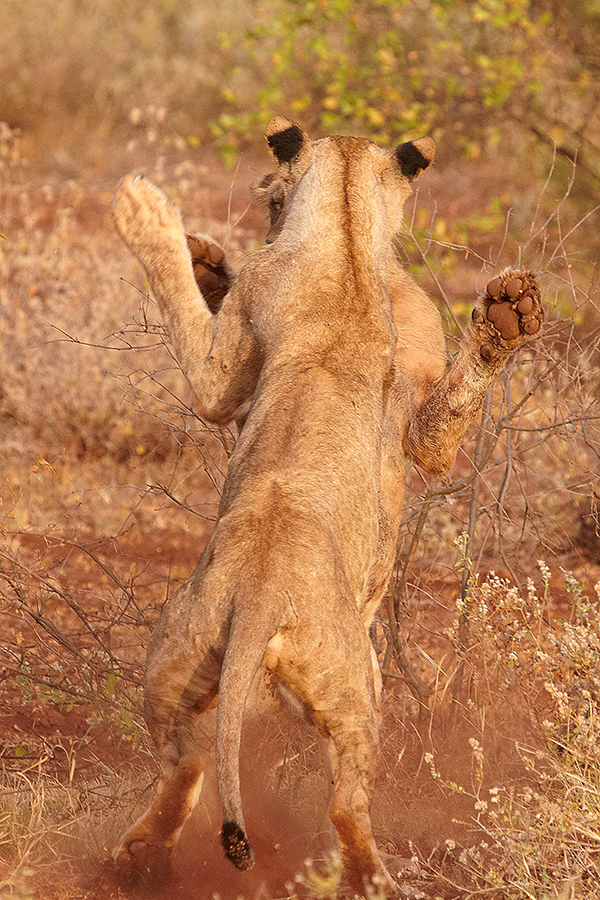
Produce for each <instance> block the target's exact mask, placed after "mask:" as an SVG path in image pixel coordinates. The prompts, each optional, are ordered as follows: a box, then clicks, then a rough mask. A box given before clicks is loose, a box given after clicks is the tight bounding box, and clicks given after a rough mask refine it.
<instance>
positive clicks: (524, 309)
mask: <svg viewBox="0 0 600 900" xmlns="http://www.w3.org/2000/svg"><path fill="white" fill-rule="evenodd" d="M543 316H544V311H543V307H542V304H541V299H540V291H539V287H538V283H537V280H536V278H535V276H534V275H533V274H532V273H531V272H526V271H521V270H514V269H513V270H508V271H506V272H503V273H502V274H501V275H500V276H498V277H497V278H494V279H492V281H490V282H489V284H488V286H487V288H486V291H485V293H484V294H483V296H482V297H480V298H479V300H478V302H477V304H476V306H475V309H474V310H473V315H472V318H471V322H470V323H469V325H468V326H467V328H466V330H465V333H464V335H463V338H462V341H461V344H460V348H459V352H458V354H457V356H456V358H455V359H454V361H453V362H452V364H451V365H450V366H448V368H447V369H446V372H445V373H444V375H443V376H442V378H441V379H440V380H439V381H438V382H437V384H436V385H435V386H434V388H433V389H432V390H431V391H430V392H429V394H428V395H427V397H426V398H425V399H424V400H423V401H422V403H421V404H420V405H419V406H418V407H417V409H416V410H414V411H413V412H412V413H411V414H410V415H409V417H408V421H407V426H406V433H405V450H406V454H407V456H409V457H410V458H411V459H412V460H413V461H414V462H416V463H418V464H419V465H420V466H422V467H423V468H424V469H426V470H427V471H428V472H430V473H431V474H433V475H444V474H445V473H446V472H448V470H449V469H450V467H451V466H452V464H453V462H454V459H455V457H456V453H457V450H458V447H459V444H460V442H461V440H462V438H463V435H464V433H465V431H466V429H467V427H468V425H469V424H470V423H471V422H472V421H473V419H474V417H475V416H476V415H477V413H478V412H479V410H480V409H481V406H482V403H483V398H484V396H485V393H486V391H487V389H488V387H489V386H490V384H491V383H492V381H493V379H494V377H495V376H496V375H497V374H498V373H499V372H500V371H501V369H502V368H503V367H504V365H505V363H506V361H507V359H508V357H509V356H510V355H511V353H512V352H513V351H514V350H516V349H517V347H520V346H521V344H523V343H525V342H526V341H527V340H530V339H531V338H532V337H533V336H535V335H537V334H539V332H540V330H541V327H542V321H543Z"/></svg>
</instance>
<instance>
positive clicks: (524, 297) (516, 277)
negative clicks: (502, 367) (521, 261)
mask: <svg viewBox="0 0 600 900" xmlns="http://www.w3.org/2000/svg"><path fill="white" fill-rule="evenodd" d="M543 318H544V309H543V307H542V303H541V298H540V289H539V287H538V283H537V279H536V277H535V275H533V274H532V273H531V272H523V271H520V270H515V269H512V270H510V271H508V272H503V273H502V274H501V275H498V276H497V277H496V278H492V280H491V281H490V282H489V284H488V286H487V288H486V291H485V294H484V295H483V297H482V298H481V301H480V305H478V306H477V307H475V309H474V310H473V321H474V322H475V323H476V324H478V325H481V324H484V323H486V324H487V323H491V325H493V326H494V333H495V334H497V335H498V336H499V337H500V338H501V339H502V341H503V342H505V344H509V345H512V346H513V347H516V346H518V345H519V344H521V343H522V342H523V341H524V340H526V339H527V338H528V337H533V336H534V335H536V334H538V333H539V331H540V329H541V327H542V321H543ZM493 343H495V342H493ZM493 350H494V348H493V346H492V345H491V344H490V343H488V342H485V343H483V344H482V346H481V349H480V352H481V356H482V358H483V359H484V360H491V359H492V356H493V355H494V354H493Z"/></svg>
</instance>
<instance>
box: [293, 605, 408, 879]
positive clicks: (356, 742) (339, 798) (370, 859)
mask: <svg viewBox="0 0 600 900" xmlns="http://www.w3.org/2000/svg"><path fill="white" fill-rule="evenodd" d="M346 612H347V615H341V616H340V615H338V617H337V621H336V623H335V626H332V623H331V622H330V621H327V622H323V623H322V626H321V625H320V624H319V627H317V628H315V629H312V628H310V627H308V626H307V623H306V621H303V625H302V631H303V634H302V636H301V638H300V640H301V642H302V646H298V645H296V647H295V648H294V649H295V652H294V654H293V656H289V657H288V660H289V662H288V663H287V664H286V663H285V662H283V665H282V666H280V667H278V668H277V670H276V671H277V674H278V675H279V677H280V678H281V680H282V681H283V682H284V683H285V684H286V685H287V686H289V687H290V688H292V690H293V691H294V692H295V693H296V694H297V695H298V696H299V698H300V699H301V700H302V701H303V702H304V703H305V704H306V706H307V707H308V708H309V709H311V710H312V714H313V720H314V722H315V724H316V725H317V727H318V728H319V729H320V731H321V732H322V733H323V735H324V736H325V737H326V739H327V741H328V744H329V753H330V757H331V764H332V770H333V804H332V808H331V821H332V823H333V826H334V828H335V830H336V833H337V837H338V843H339V847H340V852H341V854H342V860H343V863H344V873H345V875H346V877H347V879H348V881H349V883H350V886H351V889H352V892H353V893H354V894H357V895H359V896H368V893H365V891H368V890H369V889H370V888H376V887H377V884H380V886H382V887H383V890H384V891H386V892H387V895H388V896H391V895H392V894H395V893H396V886H395V885H394V883H393V881H392V879H391V878H390V876H389V874H388V873H387V871H386V869H385V867H384V865H383V863H382V862H381V859H380V856H379V853H378V851H377V847H376V844H375V839H374V837H373V831H372V826H371V814H370V810H371V801H372V797H373V791H374V783H375V777H376V772H377V764H378V759H379V727H380V687H381V682H380V677H379V669H378V667H377V666H376V665H375V666H374V665H373V651H372V645H371V643H370V641H369V638H368V635H367V632H366V630H365V627H364V624H363V622H362V619H361V618H360V615H359V612H358V610H357V609H356V608H355V607H354V605H353V604H352V603H351V601H348V606H347V608H346ZM283 659H284V657H282V661H283Z"/></svg>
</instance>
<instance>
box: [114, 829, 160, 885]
mask: <svg viewBox="0 0 600 900" xmlns="http://www.w3.org/2000/svg"><path fill="white" fill-rule="evenodd" d="M114 866H115V872H116V875H117V878H118V880H119V881H120V882H121V883H122V884H123V885H124V886H136V885H139V884H143V885H146V886H149V887H150V886H152V887H158V886H160V885H163V884H165V883H166V882H167V881H168V879H169V878H170V876H171V858H170V853H169V851H168V850H167V848H166V847H164V846H163V845H156V844H149V843H147V842H146V841H144V840H139V841H135V840H133V841H130V842H129V843H128V844H126V845H124V846H122V847H121V848H120V850H119V851H118V853H116V854H115V858H114Z"/></svg>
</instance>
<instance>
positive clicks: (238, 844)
mask: <svg viewBox="0 0 600 900" xmlns="http://www.w3.org/2000/svg"><path fill="white" fill-rule="evenodd" d="M221 843H222V844H223V849H224V850H225V856H226V857H227V859H228V860H229V861H230V862H232V863H233V865H234V866H235V867H236V869H240V870H241V871H242V872H245V871H246V870H247V869H251V868H252V866H253V865H254V853H253V852H252V850H251V849H250V844H249V842H248V838H247V837H246V832H245V831H244V829H243V828H240V826H239V825H238V824H237V822H223V829H222V831H221Z"/></svg>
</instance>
